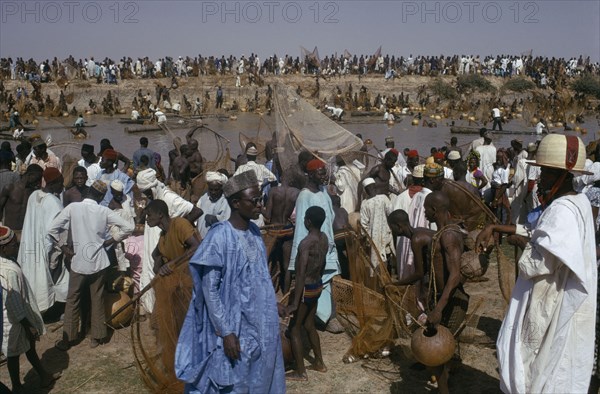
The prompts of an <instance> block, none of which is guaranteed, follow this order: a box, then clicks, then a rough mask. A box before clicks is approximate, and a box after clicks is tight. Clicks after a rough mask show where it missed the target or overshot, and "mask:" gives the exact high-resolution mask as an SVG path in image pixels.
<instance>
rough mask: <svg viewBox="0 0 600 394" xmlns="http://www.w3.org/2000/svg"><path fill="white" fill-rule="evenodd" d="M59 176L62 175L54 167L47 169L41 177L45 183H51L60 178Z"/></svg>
mask: <svg viewBox="0 0 600 394" xmlns="http://www.w3.org/2000/svg"><path fill="white" fill-rule="evenodd" d="M61 175H62V174H61V173H60V171H59V170H58V168H56V167H47V168H46V169H45V170H44V172H43V173H42V176H43V177H44V181H46V183H51V182H53V181H55V180H57V179H58V178H60V177H61Z"/></svg>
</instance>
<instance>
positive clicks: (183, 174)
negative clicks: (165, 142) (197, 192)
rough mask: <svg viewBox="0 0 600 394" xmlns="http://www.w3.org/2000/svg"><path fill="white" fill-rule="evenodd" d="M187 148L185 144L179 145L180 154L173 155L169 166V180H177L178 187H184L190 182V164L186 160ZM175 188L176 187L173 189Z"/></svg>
mask: <svg viewBox="0 0 600 394" xmlns="http://www.w3.org/2000/svg"><path fill="white" fill-rule="evenodd" d="M188 151H189V148H188V146H187V145H181V147H180V148H179V152H180V155H179V156H177V157H175V159H174V160H173V163H172V164H171V166H170V167H169V171H170V172H171V180H173V181H175V182H178V185H177V186H178V187H179V186H180V187H181V188H183V189H185V188H186V187H187V185H188V184H189V183H190V180H191V179H190V165H189V162H188V160H187V157H188V155H189V152H188ZM173 190H176V189H173Z"/></svg>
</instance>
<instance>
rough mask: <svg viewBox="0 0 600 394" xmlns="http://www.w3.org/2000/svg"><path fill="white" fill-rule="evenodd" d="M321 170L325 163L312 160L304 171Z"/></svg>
mask: <svg viewBox="0 0 600 394" xmlns="http://www.w3.org/2000/svg"><path fill="white" fill-rule="evenodd" d="M321 168H325V163H323V162H322V161H321V160H319V159H312V160H311V161H309V162H308V164H306V171H316V170H318V169H321Z"/></svg>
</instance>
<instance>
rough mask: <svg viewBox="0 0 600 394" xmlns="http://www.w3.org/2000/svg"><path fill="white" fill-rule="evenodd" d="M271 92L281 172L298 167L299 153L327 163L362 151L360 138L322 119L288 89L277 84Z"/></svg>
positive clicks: (326, 118)
mask: <svg viewBox="0 0 600 394" xmlns="http://www.w3.org/2000/svg"><path fill="white" fill-rule="evenodd" d="M274 90H275V95H274V97H275V100H274V101H275V111H274V115H275V126H276V130H277V146H278V148H279V152H278V159H279V162H280V163H281V168H282V169H283V170H284V171H285V169H287V168H290V167H292V166H294V165H296V164H297V162H298V160H297V159H298V153H299V152H300V151H301V150H308V151H310V152H312V153H313V154H314V155H315V156H317V157H319V158H321V159H323V160H325V161H328V160H329V159H332V158H333V157H335V156H336V155H338V154H342V155H343V154H346V153H350V152H353V151H358V150H359V149H360V148H361V147H362V145H363V143H362V141H361V140H360V138H358V137H356V136H355V135H354V134H352V133H350V132H349V131H348V130H346V129H345V128H343V127H342V126H340V125H339V124H337V123H336V122H334V121H332V120H331V119H329V118H328V117H327V116H324V115H323V114H322V113H321V112H320V111H319V110H318V109H316V108H315V107H314V106H313V105H312V104H310V103H309V102H307V101H306V100H304V99H303V98H301V97H300V96H299V95H298V94H297V93H296V92H295V91H294V90H293V89H292V88H291V87H289V86H286V85H282V84H278V85H276V86H275V89H274Z"/></svg>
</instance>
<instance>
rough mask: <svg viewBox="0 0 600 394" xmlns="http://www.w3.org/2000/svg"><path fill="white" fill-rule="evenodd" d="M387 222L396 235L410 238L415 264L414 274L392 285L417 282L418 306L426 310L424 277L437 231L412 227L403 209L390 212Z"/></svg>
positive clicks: (423, 310)
mask: <svg viewBox="0 0 600 394" xmlns="http://www.w3.org/2000/svg"><path fill="white" fill-rule="evenodd" d="M387 222H388V226H390V229H391V230H392V235H393V236H394V237H406V238H408V239H410V247H411V249H412V252H413V256H414V259H413V262H414V265H415V269H414V272H413V273H412V274H410V275H408V276H406V277H405V278H403V279H401V280H400V281H398V282H394V283H392V285H394V286H406V285H412V284H415V285H416V286H415V291H416V296H417V308H418V309H419V310H420V311H421V312H425V302H424V301H423V299H424V297H425V296H426V292H427V286H426V285H425V284H424V282H423V277H424V276H425V266H426V265H427V264H428V262H429V261H430V251H431V250H430V249H431V239H432V237H433V235H434V234H435V231H433V230H430V229H428V228H423V227H417V228H414V227H412V226H411V225H410V219H409V217H408V213H406V211H404V210H402V209H397V210H395V211H394V212H392V213H390V214H389V216H388V218H387ZM422 316H424V315H422ZM421 323H423V322H421Z"/></svg>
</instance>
